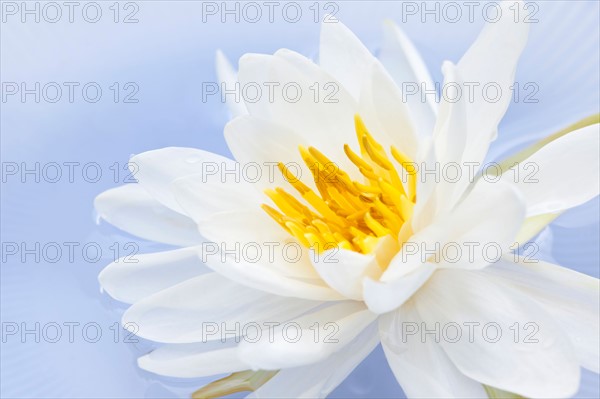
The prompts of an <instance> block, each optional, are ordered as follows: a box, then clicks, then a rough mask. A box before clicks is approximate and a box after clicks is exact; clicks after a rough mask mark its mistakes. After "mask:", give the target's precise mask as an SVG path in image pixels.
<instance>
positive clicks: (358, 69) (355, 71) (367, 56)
mask: <svg viewBox="0 0 600 399" xmlns="http://www.w3.org/2000/svg"><path fill="white" fill-rule="evenodd" d="M374 59H375V57H373V55H372V54H371V52H369V50H368V49H367V48H366V47H365V46H364V45H363V44H362V42H361V41H360V40H359V39H358V38H357V37H356V36H355V35H354V33H352V31H351V30H350V29H348V28H347V27H346V25H344V24H342V23H341V22H339V21H337V20H336V21H335V22H324V23H322V24H321V39H320V43H319V65H320V66H321V67H322V68H323V69H324V70H325V71H327V72H329V73H330V74H331V75H332V76H333V77H335V78H336V79H337V80H338V81H339V82H340V83H341V84H343V85H344V87H345V88H346V90H348V92H349V93H350V94H351V95H352V96H353V97H354V98H355V99H357V100H358V98H359V94H360V91H361V87H362V83H363V81H364V80H365V78H366V77H367V76H368V71H369V69H370V66H371V64H372V63H373V61H374Z"/></svg>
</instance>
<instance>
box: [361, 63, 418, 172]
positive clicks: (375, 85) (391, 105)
mask: <svg viewBox="0 0 600 399" xmlns="http://www.w3.org/2000/svg"><path fill="white" fill-rule="evenodd" d="M365 74H366V75H365V78H364V82H363V86H362V88H361V91H360V98H359V110H358V113H359V115H360V116H361V117H362V118H363V121H364V122H365V125H366V126H367V128H368V129H369V131H370V132H371V133H372V134H373V135H374V137H375V138H376V139H377V140H378V141H379V142H380V143H381V144H382V145H383V147H384V148H385V149H386V151H388V153H389V147H390V146H391V145H394V146H396V147H397V148H398V149H400V150H401V151H402V152H403V153H404V154H406V155H407V156H408V157H409V158H410V159H412V160H415V161H416V157H417V149H418V137H417V135H416V128H415V126H414V122H413V120H412V117H411V114H410V109H409V108H408V106H407V104H406V103H405V102H404V101H403V99H402V93H401V91H400V89H399V88H398V87H397V86H396V83H395V82H394V81H393V79H392V78H391V77H390V76H389V74H388V73H387V72H386V70H385V69H384V68H383V66H382V65H381V63H379V62H378V61H377V60H373V62H372V63H371V65H370V67H369V68H368V69H367V70H366V71H365Z"/></svg>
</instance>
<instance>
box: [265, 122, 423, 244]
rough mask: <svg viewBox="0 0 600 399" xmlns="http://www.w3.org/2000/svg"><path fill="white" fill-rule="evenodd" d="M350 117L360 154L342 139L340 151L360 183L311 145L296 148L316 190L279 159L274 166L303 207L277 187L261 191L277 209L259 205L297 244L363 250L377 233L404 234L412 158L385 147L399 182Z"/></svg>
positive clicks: (411, 198) (412, 190)
mask: <svg viewBox="0 0 600 399" xmlns="http://www.w3.org/2000/svg"><path fill="white" fill-rule="evenodd" d="M354 121H355V130H356V135H357V138H358V143H359V145H360V155H358V154H357V153H355V152H354V151H353V150H352V149H351V148H350V146H348V145H347V144H345V145H344V152H345V153H346V156H347V157H348V159H349V160H350V161H351V162H352V163H353V164H354V165H356V167H357V168H358V170H359V171H360V173H361V174H362V175H363V176H364V178H365V179H364V182H363V183H359V182H357V181H353V180H352V179H351V178H350V177H349V175H348V174H347V173H346V172H344V171H343V170H341V169H340V168H339V167H337V165H335V164H334V163H333V162H332V161H330V160H329V159H328V158H327V157H326V156H325V155H323V154H322V153H321V152H320V151H319V150H317V149H316V148H314V147H309V148H308V149H306V148H304V147H300V154H301V156H302V159H303V160H304V163H305V164H306V165H307V166H308V168H309V169H310V171H311V172H312V175H313V177H314V181H315V185H316V187H317V190H318V192H319V194H317V193H315V192H314V191H313V190H312V189H311V188H310V187H308V186H307V185H305V184H304V183H302V182H301V181H300V180H299V179H298V178H296V177H295V176H294V175H293V174H292V173H291V172H290V171H289V170H288V169H287V168H286V167H285V165H283V163H279V170H280V171H281V173H282V174H283V176H284V178H285V179H286V181H287V182H289V183H290V184H291V185H292V186H293V187H294V188H295V189H296V191H298V193H299V194H300V198H301V199H302V200H304V201H305V202H306V203H307V205H309V206H307V205H305V204H304V203H302V202H301V201H300V200H299V199H298V198H296V197H295V196H293V195H291V194H289V193H288V192H286V191H285V190H284V189H283V188H279V187H278V188H276V189H274V190H272V189H269V190H266V191H265V193H266V194H267V196H269V198H270V199H271V200H272V201H273V203H274V204H275V205H276V206H277V208H279V210H276V209H275V208H273V207H271V206H269V205H266V204H263V205H262V208H263V209H264V210H265V211H266V212H267V213H268V214H269V215H270V216H271V217H272V218H273V219H274V220H275V221H276V222H277V223H279V224H280V225H281V227H283V228H284V229H285V230H287V231H288V232H289V233H290V234H291V235H292V236H294V237H295V238H296V239H298V241H300V243H301V244H303V245H304V246H306V247H309V248H313V249H315V250H317V251H318V252H321V251H324V250H327V249H331V248H333V247H339V248H344V249H348V250H352V251H356V252H361V253H369V252H371V251H372V250H373V249H374V248H375V246H376V244H377V242H378V241H379V239H380V238H382V237H385V236H388V235H392V236H393V237H394V238H396V239H400V240H401V241H403V238H404V236H405V235H407V228H404V229H403V226H405V222H406V221H407V220H408V219H409V218H410V217H411V215H412V210H413V206H414V203H415V201H416V178H417V175H416V171H415V168H414V166H413V164H412V161H411V160H410V159H409V158H408V157H407V156H406V155H404V154H403V153H401V152H400V151H399V150H398V149H396V148H395V147H393V146H392V147H391V155H392V157H393V158H394V159H395V160H396V161H397V162H398V163H399V164H400V166H401V167H402V168H403V169H404V171H405V172H406V173H405V174H404V176H407V178H406V179H405V180H406V181H405V182H403V180H402V179H401V177H400V175H399V174H398V170H397V169H396V167H395V166H394V164H393V163H392V161H391V160H390V158H389V157H388V156H387V154H386V153H385V150H384V149H383V147H382V146H381V145H380V144H379V143H378V142H377V141H375V139H374V138H373V136H371V134H370V133H369V132H368V131H367V129H366V127H365V125H364V123H363V122H362V120H361V118H360V117H359V116H358V115H356V116H355V118H354ZM406 227H408V224H407V225H406Z"/></svg>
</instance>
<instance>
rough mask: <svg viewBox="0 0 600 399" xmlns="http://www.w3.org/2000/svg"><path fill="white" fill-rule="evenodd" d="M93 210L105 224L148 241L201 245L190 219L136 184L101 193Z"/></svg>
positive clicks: (179, 244) (198, 234) (95, 201)
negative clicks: (166, 205)
mask: <svg viewBox="0 0 600 399" xmlns="http://www.w3.org/2000/svg"><path fill="white" fill-rule="evenodd" d="M94 207H95V208H96V211H97V212H98V214H99V215H100V217H102V218H103V219H105V220H106V221H107V222H108V223H110V224H112V225H114V226H116V227H118V228H119V229H121V230H124V231H126V232H128V233H130V234H133V235H135V236H138V237H142V238H144V239H147V240H152V241H157V242H162V243H166V244H171V245H176V246H193V245H198V244H199V243H200V242H202V241H203V240H202V237H201V236H200V233H198V230H197V229H196V224H195V223H194V222H193V221H192V220H191V219H190V218H188V217H187V216H184V215H182V214H180V213H177V212H175V211H173V210H171V209H169V208H167V207H165V206H164V205H163V204H161V203H160V202H158V201H156V200H155V199H154V198H153V197H152V196H150V194H148V192H147V191H146V190H145V189H144V188H142V187H141V185H139V184H127V185H124V186H121V187H117V188H113V189H111V190H107V191H105V192H103V193H102V194H100V195H98V196H97V197H96V199H95V200H94Z"/></svg>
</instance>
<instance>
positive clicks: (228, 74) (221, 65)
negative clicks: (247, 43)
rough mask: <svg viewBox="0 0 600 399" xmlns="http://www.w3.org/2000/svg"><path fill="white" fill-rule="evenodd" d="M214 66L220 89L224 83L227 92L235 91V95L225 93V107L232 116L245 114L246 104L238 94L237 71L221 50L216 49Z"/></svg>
mask: <svg viewBox="0 0 600 399" xmlns="http://www.w3.org/2000/svg"><path fill="white" fill-rule="evenodd" d="M216 67H217V78H218V79H219V83H221V90H223V85H224V86H225V88H226V90H227V93H232V92H233V91H237V94H236V95H233V94H227V95H226V97H225V100H226V101H227V107H228V108H229V111H230V112H231V115H232V116H233V117H236V116H239V115H246V114H247V113H248V110H247V109H246V104H244V101H243V100H242V97H241V94H240V90H239V87H240V86H239V84H238V80H237V73H236V71H235V70H234V69H233V66H232V65H231V63H230V62H229V60H228V59H227V57H225V54H223V52H222V51H221V50H217V57H216Z"/></svg>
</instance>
